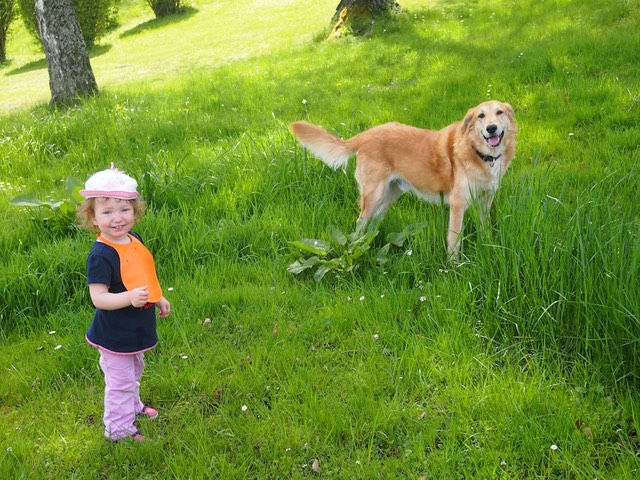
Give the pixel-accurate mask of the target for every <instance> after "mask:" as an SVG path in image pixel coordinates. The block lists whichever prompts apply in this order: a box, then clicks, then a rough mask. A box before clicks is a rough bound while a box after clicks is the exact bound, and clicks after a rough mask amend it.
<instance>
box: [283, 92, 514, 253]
mask: <svg viewBox="0 0 640 480" xmlns="http://www.w3.org/2000/svg"><path fill="white" fill-rule="evenodd" d="M290 128H291V131H292V132H293V134H294V135H295V136H296V137H297V138H298V140H299V141H300V143H302V145H304V146H305V147H306V148H307V149H308V150H310V151H311V152H312V153H313V154H314V155H316V156H317V157H318V158H320V159H321V160H322V161H323V162H324V163H326V164H327V165H328V166H330V167H332V168H333V169H337V168H338V167H341V168H343V169H344V168H346V166H347V162H348V160H349V158H350V157H352V156H353V155H357V159H356V169H355V177H356V181H357V182H358V186H359V189H360V216H359V218H358V220H359V221H360V220H363V222H361V223H359V225H366V223H367V222H368V221H369V220H370V219H371V218H373V217H375V216H376V215H378V214H380V213H382V212H384V211H385V210H386V209H387V207H388V206H389V205H391V204H392V203H393V202H395V201H396V200H397V199H398V198H399V197H400V196H401V195H402V194H403V193H405V192H408V191H412V192H414V193H415V194H416V195H417V196H418V197H420V198H422V199H424V200H427V201H432V202H436V203H439V202H442V201H444V202H445V203H448V204H449V209H450V211H449V232H448V236H447V243H448V253H449V257H450V258H451V259H453V260H455V259H457V258H458V252H459V249H460V240H459V239H460V234H461V232H462V221H463V218H464V213H465V210H466V209H467V208H468V207H469V206H470V205H471V204H472V203H476V204H477V205H478V207H479V209H480V218H482V219H483V220H484V219H486V218H487V217H488V214H489V210H490V209H491V203H492V202H493V197H494V195H495V192H496V190H497V189H498V186H499V184H500V180H501V179H502V176H503V175H504V173H505V172H506V171H507V169H508V168H509V165H510V164H511V160H512V159H513V157H514V155H515V149H516V140H515V136H516V130H517V126H516V121H515V115H514V112H513V108H512V107H511V105H509V104H508V103H504V102H499V101H496V100H491V101H488V102H484V103H481V104H480V105H478V106H476V107H473V108H471V109H469V111H468V112H467V114H466V115H465V117H464V119H463V120H461V121H459V122H456V123H453V124H451V125H449V126H447V127H445V128H443V129H442V130H425V129H421V128H416V127H412V126H409V125H404V124H401V123H397V122H392V123H386V124H384V125H379V126H376V127H373V128H370V129H368V130H365V131H364V132H362V133H360V134H358V135H356V136H355V137H353V138H350V139H348V140H343V139H340V138H338V137H336V136H335V135H333V134H331V133H329V132H327V131H326V130H324V129H322V128H320V127H317V126H315V125H312V124H310V123H307V122H304V121H299V122H294V123H292V124H291V125H290Z"/></svg>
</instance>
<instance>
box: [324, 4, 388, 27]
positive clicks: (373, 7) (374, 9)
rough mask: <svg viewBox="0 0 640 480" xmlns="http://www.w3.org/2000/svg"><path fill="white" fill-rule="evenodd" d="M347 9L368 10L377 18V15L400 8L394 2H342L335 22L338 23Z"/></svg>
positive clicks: (334, 18) (334, 17) (334, 19)
mask: <svg viewBox="0 0 640 480" xmlns="http://www.w3.org/2000/svg"><path fill="white" fill-rule="evenodd" d="M345 8H347V9H361V10H363V11H365V10H368V11H369V13H370V15H372V16H375V15H376V14H377V13H382V12H388V11H390V10H392V9H394V8H398V4H397V3H396V2H395V1H394V0H340V4H339V5H338V8H336V13H335V14H334V15H333V21H334V22H336V21H338V19H339V18H340V13H341V12H342V11H343V10H344V9H345Z"/></svg>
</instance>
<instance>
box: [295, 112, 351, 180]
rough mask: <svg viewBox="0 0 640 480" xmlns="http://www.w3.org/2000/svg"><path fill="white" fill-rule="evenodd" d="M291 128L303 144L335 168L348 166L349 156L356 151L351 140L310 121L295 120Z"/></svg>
mask: <svg viewBox="0 0 640 480" xmlns="http://www.w3.org/2000/svg"><path fill="white" fill-rule="evenodd" d="M290 128H291V131H292V132H293V134H294V135H295V136H296V137H297V138H298V140H299V141H300V143H301V144H302V145H304V146H305V147H306V148H307V149H309V150H310V151H311V152H312V153H313V154H314V155H315V156H316V157H318V158H319V159H320V160H322V161H323V162H324V163H326V164H327V165H329V166H330V167H331V168H333V169H334V170H337V169H338V168H346V166H347V162H348V161H349V158H350V157H352V156H353V155H354V154H355V153H356V150H355V149H353V147H351V146H350V142H348V141H346V140H342V139H340V138H338V137H336V136H335V135H332V134H331V133H329V132H327V131H326V130H325V129H323V128H320V127H317V126H315V125H312V124H310V123H308V122H302V121H300V122H294V123H292V124H291V125H290Z"/></svg>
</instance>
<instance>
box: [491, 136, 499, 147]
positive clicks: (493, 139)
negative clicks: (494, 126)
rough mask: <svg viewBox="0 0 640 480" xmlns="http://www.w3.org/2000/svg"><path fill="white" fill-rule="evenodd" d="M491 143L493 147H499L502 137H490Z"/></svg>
mask: <svg viewBox="0 0 640 480" xmlns="http://www.w3.org/2000/svg"><path fill="white" fill-rule="evenodd" d="M489 145H491V146H492V147H497V146H498V145H500V137H498V136H497V135H494V136H493V137H489Z"/></svg>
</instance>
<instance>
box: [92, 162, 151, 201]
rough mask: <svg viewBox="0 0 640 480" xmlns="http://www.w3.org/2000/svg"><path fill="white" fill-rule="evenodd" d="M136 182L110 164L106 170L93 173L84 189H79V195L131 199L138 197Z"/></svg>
mask: <svg viewBox="0 0 640 480" xmlns="http://www.w3.org/2000/svg"><path fill="white" fill-rule="evenodd" d="M137 188H138V182H136V181H135V179H133V178H131V177H130V176H129V175H126V174H125V173H124V172H121V171H120V170H118V169H117V168H115V167H114V166H113V163H112V164H111V168H110V169H108V170H102V171H101V172H98V173H94V174H93V175H92V176H91V178H89V180H87V183H85V188H84V190H80V195H82V196H83V197H84V198H95V197H110V198H120V199H123V200H133V199H134V198H138V192H137V190H136V189H137Z"/></svg>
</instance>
